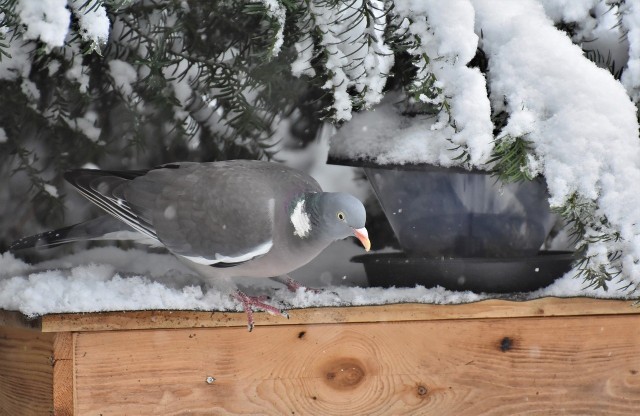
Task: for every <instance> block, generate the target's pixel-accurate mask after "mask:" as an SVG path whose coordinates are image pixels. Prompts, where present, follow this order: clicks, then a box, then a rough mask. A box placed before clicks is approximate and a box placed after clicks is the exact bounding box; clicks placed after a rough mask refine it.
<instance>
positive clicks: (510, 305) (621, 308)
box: [41, 298, 640, 332]
mask: <svg viewBox="0 0 640 416" xmlns="http://www.w3.org/2000/svg"><path fill="white" fill-rule="evenodd" d="M289 312H290V316H291V318H290V319H288V320H287V319H284V318H282V317H280V316H272V315H269V314H266V313H256V314H255V315H254V316H255V321H256V325H257V326H260V325H299V324H321V323H355V322H388V321H422V320H443V319H480V318H507V317H532V316H577V315H613V314H638V313H640V308H638V307H635V306H633V305H632V301H629V300H606V299H592V298H564V299H563V298H542V299H536V300H531V301H522V302H516V301H508V300H497V299H491V300H485V301H481V302H475V303H467V304H460V305H433V304H416V303H406V304H394V305H381V306H354V307H336V308H333V307H332V308H307V309H293V310H290V311H289ZM246 325H247V321H246V316H245V314H244V313H238V312H198V311H131V312H104V313H91V314H52V315H45V316H43V317H42V318H41V330H42V331H44V332H74V331H104V330H123V329H157V328H210V327H246Z"/></svg>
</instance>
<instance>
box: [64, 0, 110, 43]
mask: <svg viewBox="0 0 640 416" xmlns="http://www.w3.org/2000/svg"><path fill="white" fill-rule="evenodd" d="M86 3H87V2H86V0H69V7H70V8H71V10H73V14H74V15H75V16H76V17H77V18H78V22H79V23H80V35H81V36H82V39H83V40H85V41H90V42H93V43H96V44H104V43H106V42H107V39H108V38H109V28H110V27H111V23H110V22H109V18H108V17H107V10H106V9H105V7H104V5H102V4H101V5H98V6H96V5H95V4H94V3H91V4H88V5H87V4H86Z"/></svg>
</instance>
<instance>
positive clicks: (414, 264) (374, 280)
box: [351, 251, 574, 293]
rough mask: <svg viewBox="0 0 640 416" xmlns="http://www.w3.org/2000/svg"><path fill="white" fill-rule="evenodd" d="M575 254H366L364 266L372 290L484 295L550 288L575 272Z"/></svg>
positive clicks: (358, 258)
mask: <svg viewBox="0 0 640 416" xmlns="http://www.w3.org/2000/svg"><path fill="white" fill-rule="evenodd" d="M573 260H574V256H573V253H571V252H565V251H556V252H540V253H539V254H538V255H537V256H532V257H521V258H508V259H507V258H449V259H446V258H445V259H434V258H426V257H407V256H406V255H405V254H403V253H383V254H375V253H374V254H364V255H361V256H356V257H353V258H352V259H351V261H353V262H356V263H362V264H363V265H364V268H365V271H366V273H367V279H368V281H369V286H371V287H377V286H381V287H391V286H396V287H414V286H415V285H422V286H425V287H435V286H442V287H444V288H445V289H449V290H458V291H463V290H470V291H472V292H476V293H480V292H485V293H513V292H530V291H533V290H536V289H540V288H542V287H545V286H548V285H550V284H551V283H553V281H554V280H556V279H557V278H559V277H562V276H563V275H564V274H565V273H566V272H568V271H569V270H570V269H571V263H572V262H573Z"/></svg>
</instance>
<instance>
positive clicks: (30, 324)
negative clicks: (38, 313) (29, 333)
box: [0, 309, 42, 330]
mask: <svg viewBox="0 0 640 416" xmlns="http://www.w3.org/2000/svg"><path fill="white" fill-rule="evenodd" d="M41 324H42V321H41V319H40V318H39V317H38V318H27V317H26V316H25V315H23V314H21V313H20V312H16V311H7V310H4V309H0V326H5V327H12V328H24V329H35V330H40V329H41V327H42V326H41Z"/></svg>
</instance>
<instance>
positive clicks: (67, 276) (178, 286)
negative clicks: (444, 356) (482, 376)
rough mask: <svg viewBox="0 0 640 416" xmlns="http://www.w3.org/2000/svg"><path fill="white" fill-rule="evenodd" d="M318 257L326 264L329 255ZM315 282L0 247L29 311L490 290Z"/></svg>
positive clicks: (0, 272) (0, 283)
mask: <svg viewBox="0 0 640 416" xmlns="http://www.w3.org/2000/svg"><path fill="white" fill-rule="evenodd" d="M325 261H327V264H332V263H333V258H332V260H331V261H329V260H325ZM345 277H346V276H345ZM314 282H315V285H316V286H324V287H325V289H326V290H325V291H324V292H323V293H320V294H316V293H313V292H305V291H304V290H303V289H300V290H298V291H297V292H295V293H292V292H289V291H288V290H286V289H283V288H282V285H278V284H277V283H275V282H273V281H271V280H269V279H236V280H234V281H229V280H217V281H215V282H203V281H202V280H200V278H199V277H196V276H194V275H193V274H192V272H190V271H189V269H187V268H186V266H184V265H183V264H182V263H180V262H179V261H178V260H177V259H176V258H175V257H174V256H172V255H170V254H157V253H148V252H145V251H141V250H137V249H130V250H126V251H125V250H121V249H118V248H115V247H104V248H94V249H90V250H86V251H82V252H79V253H77V254H72V255H69V256H65V257H62V258H60V259H56V260H51V261H47V262H43V263H40V264H36V265H33V266H32V265H29V264H26V263H24V262H23V261H21V260H19V259H16V258H15V257H14V255H13V254H11V253H3V254H0V309H5V310H12V311H19V312H21V313H23V314H25V315H27V316H30V317H35V316H38V315H44V314H49V313H71V312H100V311H127V310H207V311H240V310H241V309H240V305H239V304H238V302H236V301H234V300H233V299H232V297H231V296H230V295H231V294H233V292H234V291H235V290H236V289H237V288H238V287H239V288H240V289H242V290H243V291H245V292H247V293H250V294H268V295H270V296H271V301H270V302H271V303H272V304H274V305H281V306H282V307H285V308H306V307H323V306H359V305H383V304H391V303H407V302H417V303H432V304H459V303H468V302H476V301H479V300H483V299H487V298H490V297H492V296H491V295H488V294H477V293H472V292H454V291H449V290H445V289H443V288H442V287H435V288H425V287H423V286H416V287H414V288H395V287H394V288H379V287H360V286H345V285H336V284H333V285H329V286H326V284H327V281H323V276H322V274H316V273H314V276H313V277H312V278H311V280H306V281H305V282H304V283H305V284H307V285H309V286H312V285H313V284H314ZM276 289H279V290H276ZM616 289H618V287H616V285H615V284H614V286H613V287H612V288H610V290H609V291H608V292H605V291H602V290H598V291H594V290H588V291H585V290H583V289H582V283H581V281H580V280H578V279H575V278H574V277H573V276H572V275H571V274H568V275H566V276H564V277H562V278H560V279H558V280H557V281H556V282H555V283H553V284H552V285H551V286H549V287H547V288H544V289H541V290H539V291H536V292H532V293H529V294H527V295H525V296H522V295H521V296H520V297H519V298H518V299H520V300H521V299H523V298H526V299H533V298H538V297H545V296H558V297H574V296H587V295H588V296H590V297H603V298H621V299H626V298H627V297H626V295H623V294H622V292H620V291H618V290H616Z"/></svg>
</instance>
